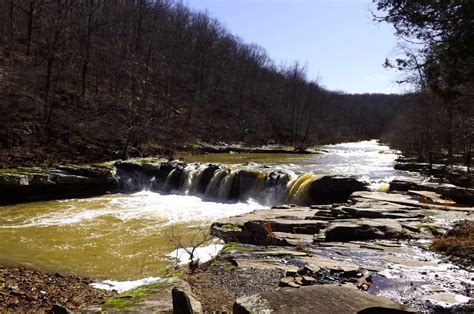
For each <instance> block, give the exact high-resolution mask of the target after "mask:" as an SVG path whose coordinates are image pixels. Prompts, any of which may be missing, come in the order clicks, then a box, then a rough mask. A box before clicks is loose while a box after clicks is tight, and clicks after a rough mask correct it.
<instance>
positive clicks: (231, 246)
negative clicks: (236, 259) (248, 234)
mask: <svg viewBox="0 0 474 314" xmlns="http://www.w3.org/2000/svg"><path fill="white" fill-rule="evenodd" d="M227 252H238V253H248V252H250V250H249V249H247V248H245V247H242V246H240V245H239V243H237V242H227V243H226V244H224V246H223V247H222V249H221V250H220V251H219V255H221V254H223V253H227Z"/></svg>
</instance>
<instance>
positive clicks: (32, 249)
mask: <svg viewBox="0 0 474 314" xmlns="http://www.w3.org/2000/svg"><path fill="white" fill-rule="evenodd" d="M322 149H323V151H324V153H321V154H315V155H294V154H208V155H202V156H192V157H190V156H187V157H186V158H185V161H187V162H190V161H192V162H201V163H219V164H227V165H228V167H230V168H236V167H237V168H238V167H247V168H249V167H250V168H254V169H263V168H265V169H272V170H275V169H283V170H285V171H287V172H290V173H294V176H295V177H294V178H297V177H298V176H300V177H301V176H302V174H301V173H311V175H322V174H336V175H346V176H347V175H352V176H356V177H358V178H360V179H363V180H366V181H368V182H369V183H370V184H371V186H373V187H374V188H376V187H377V185H380V183H382V182H389V181H390V180H391V179H393V178H394V177H400V176H407V174H406V173H404V172H401V171H396V170H394V169H393V165H394V160H395V158H396V157H397V152H395V151H392V150H390V148H389V147H387V146H383V145H380V144H379V143H378V142H377V141H375V140H372V141H363V142H357V143H345V144H337V145H327V146H323V147H322ZM293 181H294V180H293ZM289 184H291V182H290V183H289ZM191 192H192V190H191V189H190V188H189V186H187V189H184V190H180V191H171V192H170V193H157V192H150V191H140V192H138V193H132V194H113V195H104V196H100V197H93V198H86V199H70V200H56V201H47V202H35V203H27V204H18V205H13V206H4V207H1V208H0V210H1V212H2V215H1V216H0V263H22V264H27V265H31V266H35V267H40V268H42V269H45V270H51V271H60V272H68V273H74V274H77V275H81V276H88V277H91V278H94V279H114V280H135V279H139V278H145V277H150V276H162V275H164V274H165V273H166V272H167V271H170V257H169V256H168V255H169V253H170V252H172V251H173V250H174V249H175V248H176V246H177V242H178V240H179V242H182V243H183V244H185V243H187V242H189V241H191V240H192V239H193V238H195V237H197V236H199V234H201V233H202V231H203V230H208V228H209V225H210V223H211V222H212V221H215V220H217V219H220V218H224V217H229V216H234V215H238V214H242V213H246V212H249V211H252V210H254V209H257V208H264V207H267V206H268V205H271V204H266V202H264V201H262V199H258V198H256V199H253V198H252V195H250V197H249V198H247V199H245V200H241V201H238V202H229V201H226V200H224V199H219V198H214V199H209V198H206V197H203V195H193V193H191ZM217 248H218V246H217ZM203 253H208V252H203Z"/></svg>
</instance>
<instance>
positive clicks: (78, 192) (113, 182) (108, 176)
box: [0, 165, 118, 205]
mask: <svg viewBox="0 0 474 314" xmlns="http://www.w3.org/2000/svg"><path fill="white" fill-rule="evenodd" d="M117 187H118V181H117V178H116V177H115V175H114V168H113V167H112V166H106V165H100V166H94V165H82V166H76V165H74V166H73V165H70V166H57V167H54V168H35V167H30V168H14V169H1V170H0V190H1V191H2V193H1V195H0V205H6V204H15V203H25V202H32V201H39V200H50V199H61V198H73V197H90V196H95V195H102V194H105V193H107V192H110V191H114V190H115V189H117Z"/></svg>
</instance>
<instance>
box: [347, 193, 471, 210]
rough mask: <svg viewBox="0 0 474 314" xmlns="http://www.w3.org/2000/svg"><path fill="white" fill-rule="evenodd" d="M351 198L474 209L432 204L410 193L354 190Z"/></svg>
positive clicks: (443, 207)
mask: <svg viewBox="0 0 474 314" xmlns="http://www.w3.org/2000/svg"><path fill="white" fill-rule="evenodd" d="M351 198H365V199H372V200H377V201H386V202H391V203H395V204H400V205H408V206H414V207H422V208H429V209H440V210H462V211H474V208H472V207H465V206H453V205H452V204H443V205H440V204H432V203H423V202H420V201H419V200H416V199H413V198H412V197H411V196H410V195H405V194H396V193H382V192H354V193H353V194H352V196H351Z"/></svg>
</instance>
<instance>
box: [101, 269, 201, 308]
mask: <svg viewBox="0 0 474 314" xmlns="http://www.w3.org/2000/svg"><path fill="white" fill-rule="evenodd" d="M175 309H176V312H174V310H175ZM102 310H103V311H105V312H119V311H120V312H123V311H127V312H136V313H173V312H174V313H202V308H201V303H200V302H199V301H197V300H196V298H195V296H194V295H193V294H192V292H191V287H190V286H189V284H188V283H187V282H186V281H184V280H181V279H179V278H176V277H170V278H164V279H161V280H159V281H158V282H155V283H152V284H148V285H144V286H140V287H138V288H136V289H133V290H130V291H126V292H124V293H122V294H119V295H117V296H114V297H112V298H110V299H108V300H107V301H105V303H104V305H103V306H102ZM182 310H186V311H183V312H181V311H182Z"/></svg>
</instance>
